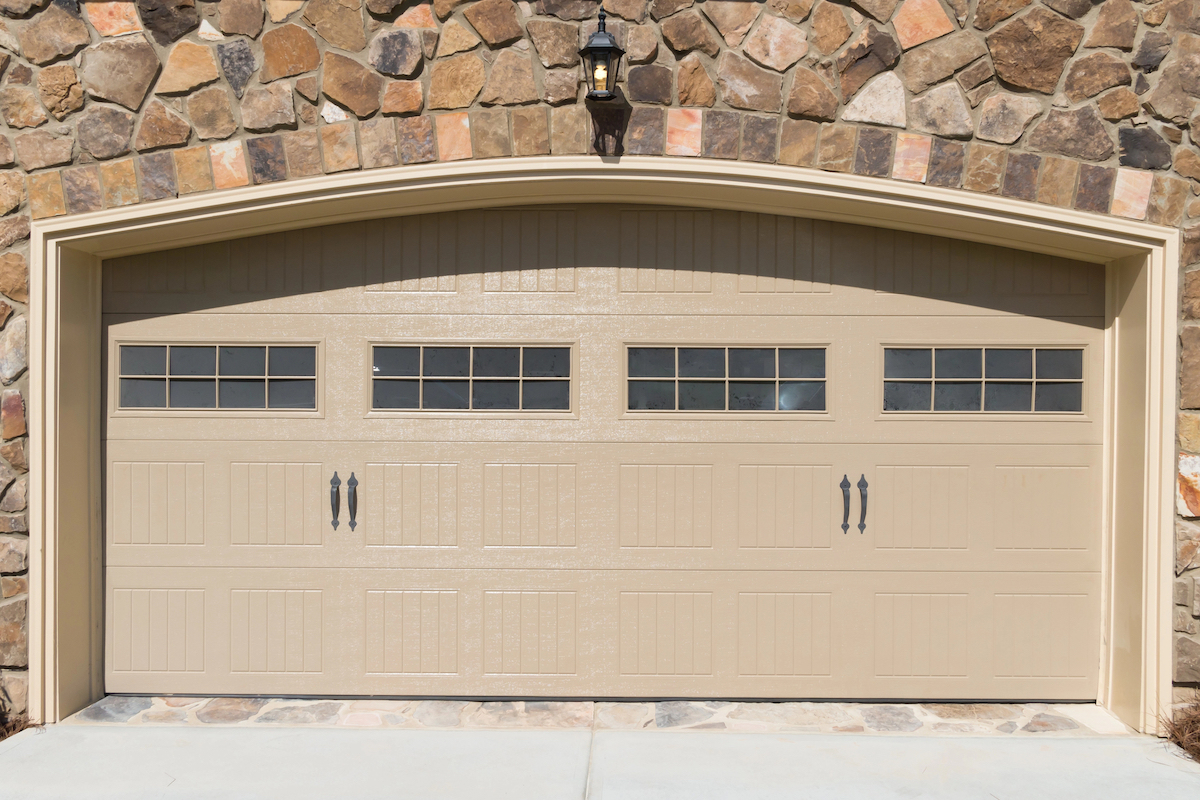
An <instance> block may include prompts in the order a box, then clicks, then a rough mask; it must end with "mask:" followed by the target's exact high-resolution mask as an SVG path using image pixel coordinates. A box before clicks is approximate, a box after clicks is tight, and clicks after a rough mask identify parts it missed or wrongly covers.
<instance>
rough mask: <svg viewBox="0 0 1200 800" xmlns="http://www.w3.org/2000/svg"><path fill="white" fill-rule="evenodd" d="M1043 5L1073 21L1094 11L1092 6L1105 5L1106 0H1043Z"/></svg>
mask: <svg viewBox="0 0 1200 800" xmlns="http://www.w3.org/2000/svg"><path fill="white" fill-rule="evenodd" d="M1042 2H1043V3H1045V4H1046V5H1048V6H1050V7H1051V8H1053V9H1054V10H1055V11H1058V12H1059V13H1062V14H1066V15H1067V16H1068V17H1070V18H1071V19H1079V18H1080V17H1082V16H1083V15H1084V14H1086V13H1088V12H1089V11H1091V10H1092V6H1094V5H1099V4H1100V3H1103V2H1104V0H1042Z"/></svg>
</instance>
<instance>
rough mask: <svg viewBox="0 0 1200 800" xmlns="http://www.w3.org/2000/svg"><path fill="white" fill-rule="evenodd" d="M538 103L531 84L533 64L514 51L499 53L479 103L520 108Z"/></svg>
mask: <svg viewBox="0 0 1200 800" xmlns="http://www.w3.org/2000/svg"><path fill="white" fill-rule="evenodd" d="M537 101H538V91H537V86H536V84H534V82H533V62H532V61H531V59H530V58H529V56H528V55H524V54H521V53H519V52H518V51H516V50H514V49H511V48H510V49H508V50H503V51H501V53H500V55H498V56H497V57H496V63H494V64H493V65H492V73H491V75H489V76H488V80H487V83H486V84H485V85H484V87H483V92H482V93H481V94H480V95H479V102H481V103H485V104H487V105H502V106H520V105H525V104H527V103H536V102H537Z"/></svg>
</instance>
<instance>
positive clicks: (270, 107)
mask: <svg viewBox="0 0 1200 800" xmlns="http://www.w3.org/2000/svg"><path fill="white" fill-rule="evenodd" d="M330 55H331V56H332V55H333V54H330ZM325 75H326V76H328V75H329V68H328V67H326V70H325ZM326 93H327V94H329V92H328V90H326ZM330 96H331V97H332V95H330ZM376 97H378V92H376ZM334 99H335V100H336V99H337V98H336V97H335V98H334ZM376 109H378V103H377V104H376ZM295 123H296V109H295V106H294V105H293V103H292V90H291V89H290V88H288V85H287V84H286V83H274V84H271V85H270V86H266V87H263V88H259V89H251V90H250V91H248V92H246V97H245V98H244V99H243V100H242V127H244V128H245V129H246V130H248V131H255V132H260V133H261V132H266V131H273V130H275V129H277V128H282V127H285V126H289V125H294V124H295Z"/></svg>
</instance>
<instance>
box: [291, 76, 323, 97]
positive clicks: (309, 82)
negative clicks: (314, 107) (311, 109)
mask: <svg viewBox="0 0 1200 800" xmlns="http://www.w3.org/2000/svg"><path fill="white" fill-rule="evenodd" d="M296 92H297V93H298V94H299V95H300V96H301V97H303V98H304V99H305V100H307V101H308V102H310V103H315V102H317V98H318V97H319V96H320V94H321V89H320V84H318V83H317V76H316V75H306V76H305V77H303V78H299V79H297V80H296Z"/></svg>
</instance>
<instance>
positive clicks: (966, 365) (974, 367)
mask: <svg viewBox="0 0 1200 800" xmlns="http://www.w3.org/2000/svg"><path fill="white" fill-rule="evenodd" d="M934 358H935V359H936V360H937V377H938V380H941V379H942V378H982V377H983V351H982V350H958V349H955V350H942V349H941V348H938V350H937V352H936V353H935V354H934Z"/></svg>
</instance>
